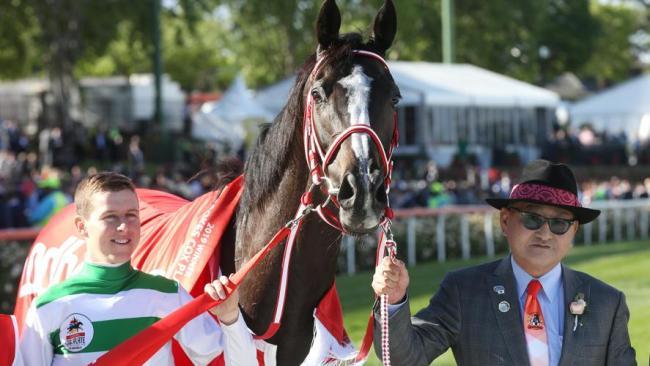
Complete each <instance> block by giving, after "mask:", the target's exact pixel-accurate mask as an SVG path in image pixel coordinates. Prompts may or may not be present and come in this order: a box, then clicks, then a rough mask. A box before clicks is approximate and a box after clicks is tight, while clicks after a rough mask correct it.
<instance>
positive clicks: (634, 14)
mask: <svg viewBox="0 0 650 366" xmlns="http://www.w3.org/2000/svg"><path fill="white" fill-rule="evenodd" d="M594 15H595V17H596V19H597V20H598V23H599V32H598V33H597V37H596V42H595V45H594V51H593V56H592V57H590V58H589V60H588V62H587V63H586V65H585V66H584V68H582V69H581V70H580V73H579V75H580V76H582V77H590V78H593V79H595V80H596V81H597V82H598V84H599V85H605V84H607V83H608V82H611V81H618V80H623V79H626V78H627V77H629V75H630V71H631V69H632V68H633V67H634V66H635V63H636V55H635V54H634V53H633V46H632V44H631V42H630V36H631V35H632V34H634V33H635V32H636V31H637V30H639V29H640V28H641V27H642V20H643V17H642V14H641V13H639V12H638V11H636V10H635V9H633V8H630V7H625V6H620V5H619V6H616V5H604V4H602V5H599V6H596V7H595V9H594Z"/></svg>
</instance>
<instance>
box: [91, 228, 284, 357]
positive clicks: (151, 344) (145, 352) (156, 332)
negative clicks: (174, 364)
mask: <svg viewBox="0 0 650 366" xmlns="http://www.w3.org/2000/svg"><path fill="white" fill-rule="evenodd" d="M290 232H291V228H290V227H288V226H285V227H284V228H282V229H281V230H280V231H278V232H277V233H276V234H275V236H274V237H273V238H272V239H271V241H270V242H269V243H268V244H267V245H266V246H265V247H264V248H262V249H261V250H260V251H259V252H257V254H255V256H254V257H253V258H251V259H250V260H249V261H248V262H246V264H245V265H244V266H243V267H242V268H240V269H239V271H237V273H235V274H234V275H233V276H232V277H231V279H230V282H231V283H232V285H230V286H226V288H225V291H226V298H228V297H229V296H230V294H232V292H233V291H235V290H236V289H237V287H239V284H240V283H241V282H242V280H243V279H244V277H246V275H247V274H248V272H249V271H250V270H251V269H252V268H253V267H255V265H257V264H258V263H259V262H260V261H261V260H262V259H263V258H265V257H266V256H267V255H268V254H269V253H270V252H271V250H273V248H275V247H276V246H277V245H278V244H279V243H281V242H282V241H283V240H284V239H285V238H286V237H287V236H288V235H289V233H290ZM223 301H224V300H214V299H212V298H211V297H210V296H209V295H208V294H205V293H204V294H202V295H201V296H199V297H197V298H195V299H194V300H192V301H190V302H188V303H187V304H185V305H184V306H182V307H180V308H178V309H177V310H175V311H174V312H172V313H171V314H169V315H168V316H166V317H164V318H163V319H160V320H159V321H157V322H156V323H154V324H153V325H152V326H150V327H149V328H146V329H144V330H142V331H141V332H140V333H138V334H136V335H134V336H133V337H131V338H129V339H127V340H126V341H124V342H122V343H121V344H119V345H118V346H117V347H115V348H113V349H112V350H110V351H108V352H107V353H105V354H103V355H102V356H101V357H99V358H98V359H97V360H96V361H95V362H93V363H92V365H99V366H113V365H142V364H143V363H145V362H147V360H149V359H150V358H151V357H152V356H153V355H154V354H155V353H156V352H158V350H159V349H160V348H161V347H162V346H164V345H165V343H167V342H169V340H170V339H172V337H173V336H174V334H176V333H178V331H180V330H181V328H183V327H184V326H185V324H187V323H188V322H189V321H190V320H192V319H194V318H196V317H197V316H199V315H200V314H202V313H203V312H205V311H206V310H208V309H210V308H212V307H214V306H216V305H219V304H220V303H222V302H223Z"/></svg>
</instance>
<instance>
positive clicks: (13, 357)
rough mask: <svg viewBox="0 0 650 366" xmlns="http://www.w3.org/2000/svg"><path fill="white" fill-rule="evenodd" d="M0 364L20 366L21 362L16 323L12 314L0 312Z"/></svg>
mask: <svg viewBox="0 0 650 366" xmlns="http://www.w3.org/2000/svg"><path fill="white" fill-rule="evenodd" d="M0 344H1V345H2V348H3V351H2V352H0V366H20V365H22V364H23V359H22V356H21V355H20V348H19V347H18V324H17V323H16V318H15V317H14V316H13V315H6V314H0Z"/></svg>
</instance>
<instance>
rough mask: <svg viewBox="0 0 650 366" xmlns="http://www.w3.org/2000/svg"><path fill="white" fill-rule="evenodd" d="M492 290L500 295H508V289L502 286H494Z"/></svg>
mask: <svg viewBox="0 0 650 366" xmlns="http://www.w3.org/2000/svg"><path fill="white" fill-rule="evenodd" d="M492 290H494V292H496V293H497V294H499V295H503V294H505V293H506V288H505V287H503V286H501V285H496V286H494V287H493V288H492Z"/></svg>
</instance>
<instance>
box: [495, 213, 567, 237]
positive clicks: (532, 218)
mask: <svg viewBox="0 0 650 366" xmlns="http://www.w3.org/2000/svg"><path fill="white" fill-rule="evenodd" d="M508 208H510V209H512V210H515V211H517V212H519V214H520V215H521V222H522V224H524V227H525V228H526V229H528V230H539V228H541V227H542V226H543V225H544V223H546V222H548V228H549V229H551V232H552V233H553V234H555V235H563V234H565V233H566V232H567V231H569V229H570V228H571V225H572V224H573V222H574V221H575V220H567V219H561V218H555V217H554V218H547V217H544V216H542V215H538V214H536V213H532V212H528V211H524V210H521V209H518V208H516V207H508Z"/></svg>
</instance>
